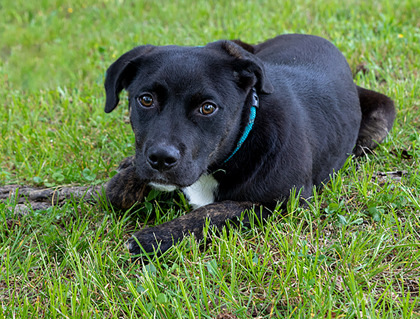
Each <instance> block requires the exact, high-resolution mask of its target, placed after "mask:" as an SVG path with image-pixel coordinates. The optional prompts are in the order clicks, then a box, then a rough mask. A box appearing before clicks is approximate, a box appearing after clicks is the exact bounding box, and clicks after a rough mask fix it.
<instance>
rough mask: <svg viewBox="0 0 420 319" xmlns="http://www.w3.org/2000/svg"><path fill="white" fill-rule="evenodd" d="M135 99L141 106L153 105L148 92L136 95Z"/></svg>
mask: <svg viewBox="0 0 420 319" xmlns="http://www.w3.org/2000/svg"><path fill="white" fill-rule="evenodd" d="M137 100H138V102H139V103H140V105H141V106H143V107H151V106H152V105H153V97H152V96H151V95H150V94H144V95H142V96H140V97H138V98H137Z"/></svg>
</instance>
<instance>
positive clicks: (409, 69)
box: [0, 0, 420, 319]
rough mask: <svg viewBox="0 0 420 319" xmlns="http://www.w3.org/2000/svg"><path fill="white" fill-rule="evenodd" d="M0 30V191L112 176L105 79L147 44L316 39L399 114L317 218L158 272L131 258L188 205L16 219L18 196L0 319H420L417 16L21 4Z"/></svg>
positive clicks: (290, 222)
mask: <svg viewBox="0 0 420 319" xmlns="http://www.w3.org/2000/svg"><path fill="white" fill-rule="evenodd" d="M0 16H1V20H0V97H1V104H2V106H1V107H0V119H1V120H0V134H1V138H0V150H1V151H0V186H4V185H9V184H19V185H27V186H33V187H36V186H37V187H48V188H54V187H62V186H78V185H82V186H90V185H102V184H104V183H105V182H106V181H107V180H108V179H109V178H110V177H111V176H113V174H115V170H116V168H117V166H118V163H119V162H120V161H121V160H122V159H123V158H124V157H126V156H129V155H132V154H133V153H134V138H133V134H132V132H131V129H130V125H129V124H128V110H127V107H126V106H125V105H121V106H120V107H119V108H118V109H117V110H116V111H115V112H113V113H111V114H105V113H104V104H105V95H104V90H103V81H104V74H105V70H106V68H107V67H108V66H109V65H110V64H111V63H112V62H113V61H114V60H115V59H116V58H117V57H118V56H119V55H121V54H122V53H124V52H126V51H127V50H129V49H131V48H133V47H134V46H136V45H139V44H146V43H150V44H156V45H164V44H178V45H203V44H205V43H207V42H211V41H215V40H218V39H222V38H225V39H232V38H241V39H242V40H243V41H246V42H251V43H255V42H259V41H262V40H264V39H267V38H270V37H273V36H275V35H277V34H282V33H310V34H315V35H319V36H322V37H325V38H327V39H329V40H330V41H332V42H333V43H334V44H335V45H336V46H337V47H338V48H339V49H340V50H341V51H342V52H343V53H344V55H345V56H346V57H347V59H348V61H349V64H350V66H351V69H352V70H353V72H354V78H355V81H356V82H357V84H359V85H361V86H363V87H366V88H370V89H373V90H377V91H380V92H382V93H384V94H387V95H388V96H390V97H391V98H392V99H393V100H394V101H395V103H396V107H397V110H398V115H397V119H396V122H395V125H394V128H393V130H392V132H391V133H390V135H389V137H388V138H387V140H386V141H385V142H384V143H383V144H382V145H381V146H380V147H379V148H378V149H377V150H376V152H375V153H374V154H371V155H368V156H365V157H363V158H360V159H357V160H351V159H349V161H348V162H347V163H346V165H345V167H344V168H343V169H342V170H341V171H340V172H337V174H336V175H335V176H334V177H333V178H332V180H331V181H330V182H329V183H328V184H327V185H326V186H325V188H324V190H323V191H322V192H318V193H316V192H315V193H314V196H313V197H312V198H311V200H310V201H309V202H308V205H306V206H304V207H302V206H299V205H298V202H297V199H296V196H292V197H291V199H290V201H289V203H288V206H287V211H283V212H281V211H276V212H275V213H274V214H273V215H272V216H271V217H270V219H269V220H268V221H267V223H266V224H265V225H260V224H259V223H255V225H252V227H249V228H245V227H242V228H240V229H238V228H232V229H230V230H229V231H227V230H224V231H223V232H221V233H214V232H212V231H211V230H209V231H208V232H207V235H206V237H205V239H204V240H203V241H201V242H197V241H195V240H194V238H191V237H188V238H186V239H185V240H184V241H183V242H181V243H180V244H179V245H177V246H175V247H173V248H172V249H170V250H169V251H168V252H167V253H166V254H164V255H163V256H161V257H160V258H158V259H154V260H151V261H149V262H148V263H130V256H129V253H128V250H127V249H126V247H125V245H124V242H125V241H126V240H127V239H128V238H129V237H130V234H131V233H132V232H133V231H134V230H135V229H140V228H141V227H144V226H145V225H154V224H160V223H162V222H165V221H167V220H170V219H173V218H175V217H177V216H179V215H180V214H184V213H185V212H186V211H188V210H190V209H191V208H190V207H188V205H187V204H186V203H185V199H184V198H183V196H182V194H175V195H174V196H168V195H162V194H158V193H157V192H152V193H150V194H149V196H148V197H147V198H146V199H145V202H144V203H143V204H142V205H140V206H139V207H137V208H136V209H133V210H131V211H129V212H127V213H125V214H122V213H119V212H114V211H113V210H112V208H110V207H109V206H108V205H107V204H106V202H105V201H102V200H100V201H99V203H96V204H92V203H91V202H90V201H86V200H79V199H71V200H69V201H67V202H66V203H64V205H61V206H54V207H50V208H48V209H43V210H31V211H29V212H28V213H26V214H24V215H20V214H18V213H17V209H16V202H15V201H14V200H13V197H12V196H10V198H9V199H7V200H5V201H2V202H0V318H219V319H227V318H420V296H419V286H420V170H419V161H420V133H419V132H420V20H419V17H420V3H419V2H418V0H385V1H370V0H369V1H358V0H349V1H338V0H325V1H309V0H295V1H290V2H289V1H288V2H286V1H280V0H278V1H276V0H272V1H267V0H261V1H243V2H240V1H236V2H235V1H226V0H222V1H191V0H178V1H172V2H170V1H163V0H155V1H147V0H140V1H126V0H101V1H93V0H84V1H80V0H75V1H70V0H68V1H61V0H55V1H54V0H43V1H22V0H16V1H2V2H1V3H0ZM122 100H124V99H122ZM122 104H124V103H122Z"/></svg>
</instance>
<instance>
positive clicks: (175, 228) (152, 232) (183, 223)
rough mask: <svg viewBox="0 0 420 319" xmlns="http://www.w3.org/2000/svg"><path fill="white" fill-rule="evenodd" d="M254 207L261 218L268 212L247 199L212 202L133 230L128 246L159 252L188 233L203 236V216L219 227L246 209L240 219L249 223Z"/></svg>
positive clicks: (136, 250)
mask: <svg viewBox="0 0 420 319" xmlns="http://www.w3.org/2000/svg"><path fill="white" fill-rule="evenodd" d="M254 207H255V216H256V217H257V218H258V219H260V220H262V219H264V218H266V217H267V216H268V215H269V214H270V211H269V210H267V209H266V208H263V207H259V206H255V205H254V204H252V203H250V202H234V201H223V202H218V203H213V204H209V205H206V206H203V207H200V208H197V209H195V210H193V211H192V212H190V213H188V214H186V215H184V216H181V217H179V218H177V219H174V220H171V221H169V222H166V223H163V224H161V225H158V226H155V227H150V228H145V229H142V230H140V231H137V232H135V233H134V234H133V237H132V238H130V239H129V240H128V249H129V251H130V253H131V254H133V255H139V254H141V253H143V252H146V253H153V252H156V253H157V254H162V253H164V252H165V251H166V250H168V249H169V248H170V247H171V246H172V245H174V244H176V243H178V242H179V241H181V240H182V239H183V238H184V236H187V235H189V234H194V236H195V238H196V239H198V240H200V239H202V238H203V228H204V226H205V224H206V220H209V223H210V226H211V227H215V228H216V229H221V228H222V227H223V226H224V225H226V223H227V222H228V221H231V222H233V223H235V222H238V221H239V218H240V217H241V215H242V214H243V212H244V211H247V212H246V213H245V214H244V219H243V220H242V223H244V224H248V223H249V217H250V215H249V214H251V212H250V211H251V210H252V209H253V208H254ZM140 246H141V247H140Z"/></svg>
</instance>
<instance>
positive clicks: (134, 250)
mask: <svg viewBox="0 0 420 319" xmlns="http://www.w3.org/2000/svg"><path fill="white" fill-rule="evenodd" d="M174 243H175V241H174V239H173V237H172V235H171V234H170V233H168V232H165V231H163V230H159V229H158V227H151V228H146V229H143V230H140V231H138V232H135V233H134V234H133V237H131V238H130V239H129V240H128V241H127V248H128V250H129V251H130V254H131V255H133V256H136V255H137V256H138V255H142V254H151V255H152V254H153V255H161V254H163V253H164V252H165V251H167V250H168V249H169V248H171V247H172V246H173V245H174Z"/></svg>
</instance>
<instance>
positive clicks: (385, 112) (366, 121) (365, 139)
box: [353, 86, 396, 156]
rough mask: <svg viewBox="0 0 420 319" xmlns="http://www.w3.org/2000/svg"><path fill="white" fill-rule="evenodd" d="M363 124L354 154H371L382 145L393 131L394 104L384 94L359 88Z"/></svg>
mask: <svg viewBox="0 0 420 319" xmlns="http://www.w3.org/2000/svg"><path fill="white" fill-rule="evenodd" d="M357 92H358V94H359V100H360V107H361V110H362V122H361V124H360V129H359V136H358V138H357V142H356V146H355V147H354V150H353V154H354V155H356V156H360V155H362V154H365V153H369V152H370V151H371V150H373V149H374V148H375V147H377V146H378V144H379V143H381V142H382V141H383V140H384V139H385V137H386V136H387V135H388V132H389V131H390V130H391V128H392V125H393V123H394V120H395V115H396V111H395V107H394V102H393V101H392V100H391V99H390V98H389V97H387V96H386V95H384V94H381V93H378V92H375V91H371V90H367V89H364V88H362V87H360V86H358V87H357Z"/></svg>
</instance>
